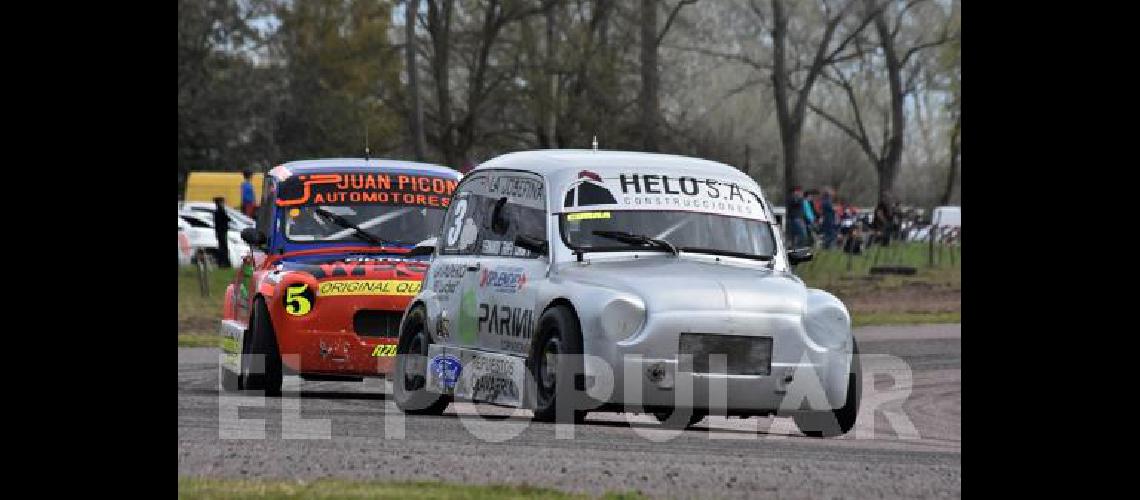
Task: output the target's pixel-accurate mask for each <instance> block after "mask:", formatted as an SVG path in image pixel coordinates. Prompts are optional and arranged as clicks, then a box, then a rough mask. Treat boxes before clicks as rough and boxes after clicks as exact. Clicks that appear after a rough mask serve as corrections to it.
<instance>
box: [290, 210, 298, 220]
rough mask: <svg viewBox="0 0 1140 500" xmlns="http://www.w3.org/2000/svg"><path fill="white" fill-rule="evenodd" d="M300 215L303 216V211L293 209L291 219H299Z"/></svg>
mask: <svg viewBox="0 0 1140 500" xmlns="http://www.w3.org/2000/svg"><path fill="white" fill-rule="evenodd" d="M298 215H301V209H299V208H293V209H290V210H289V217H292V218H294V219H295V218H297V216H298Z"/></svg>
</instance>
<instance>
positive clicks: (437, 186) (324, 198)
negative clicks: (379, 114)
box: [277, 173, 459, 208]
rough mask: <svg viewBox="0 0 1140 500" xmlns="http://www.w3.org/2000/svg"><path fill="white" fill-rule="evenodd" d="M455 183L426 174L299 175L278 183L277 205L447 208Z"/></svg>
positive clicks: (456, 183)
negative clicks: (364, 204) (363, 205)
mask: <svg viewBox="0 0 1140 500" xmlns="http://www.w3.org/2000/svg"><path fill="white" fill-rule="evenodd" d="M458 184H459V181H456V180H453V179H445V178H442V177H434V176H429V175H405V174H380V173H364V174H313V175H298V176H296V177H290V178H288V179H286V180H284V181H282V182H281V184H280V186H279V188H278V197H277V206H280V207H292V206H297V205H305V204H313V205H333V204H345V203H379V204H391V205H414V206H424V207H440V208H446V207H447V206H448V205H449V204H450V203H451V194H452V192H454V191H455V186H456V185H458Z"/></svg>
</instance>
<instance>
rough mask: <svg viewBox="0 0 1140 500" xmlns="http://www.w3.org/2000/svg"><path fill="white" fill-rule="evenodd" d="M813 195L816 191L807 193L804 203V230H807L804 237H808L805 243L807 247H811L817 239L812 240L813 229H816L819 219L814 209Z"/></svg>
mask: <svg viewBox="0 0 1140 500" xmlns="http://www.w3.org/2000/svg"><path fill="white" fill-rule="evenodd" d="M813 194H814V191H809V192H808V193H806V195H805V197H804V201H803V207H804V229H805V231H804V233H805V234H804V236H806V237H807V241H805V242H804V244H805V245H811V244H812V243H813V242H814V241H815V238H812V229H814V228H815V224H816V219H817V217H816V211H815V209H814V208H813V207H812V205H813V200H812V197H813Z"/></svg>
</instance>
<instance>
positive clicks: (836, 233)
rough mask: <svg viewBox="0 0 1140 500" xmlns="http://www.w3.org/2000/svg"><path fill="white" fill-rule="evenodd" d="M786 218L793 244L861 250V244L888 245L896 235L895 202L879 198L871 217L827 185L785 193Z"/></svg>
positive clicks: (798, 188)
mask: <svg viewBox="0 0 1140 500" xmlns="http://www.w3.org/2000/svg"><path fill="white" fill-rule="evenodd" d="M786 210H787V211H786V215H785V216H784V217H785V220H786V221H787V222H786V227H787V238H788V244H789V246H790V247H792V248H799V247H814V246H816V243H817V242H819V246H820V247H822V248H823V249H830V248H833V247H834V248H842V249H843V251H845V252H848V253H862V249H863V246H864V245H871V244H879V245H884V246H887V245H890V243H891V239H892V238H897V237H898V236H899V234H898V233H899V227H900V220H899V218H900V213H901V211H900V209H899V205H898V202H895V203H893V204H892V203H889V201H888V200H883V201H880V202H879V204H878V205H876V206H875V210H874V213H873V214H871V217H867V216H866V215H863V216H861V215H860V213H859V210H858V209H857V208H856V207H855V206H854V205H852V204H849V203H847V202H846V201H845V200H843V199H841V198H839V197H837V196H836V195H835V190H834V189H832V188H830V187H824V188H823V189H811V190H808V191H804V189H803V188H802V187H800V186H796V187H795V188H793V189H792V192H791V193H790V195H789V196H788V197H787V203H786Z"/></svg>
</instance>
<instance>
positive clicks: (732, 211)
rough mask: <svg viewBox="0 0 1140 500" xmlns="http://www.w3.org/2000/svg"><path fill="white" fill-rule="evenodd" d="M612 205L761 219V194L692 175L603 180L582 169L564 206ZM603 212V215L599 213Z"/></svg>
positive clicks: (585, 215) (586, 216)
mask: <svg viewBox="0 0 1140 500" xmlns="http://www.w3.org/2000/svg"><path fill="white" fill-rule="evenodd" d="M598 205H604V206H615V205H616V208H620V209H641V210H688V211H697V212H711V213H718V214H724V215H736V216H744V217H749V218H753V219H764V217H765V215H764V210H763V208H762V206H761V205H762V203H761V198H760V195H759V194H757V193H756V192H754V191H752V190H751V189H749V188H746V187H743V186H740V185H738V184H736V183H733V182H725V181H721V180H717V179H708V178H698V177H692V176H686V175H682V176H669V175H661V174H642V173H638V174H619V175H618V176H617V178H606V179H603V178H602V177H601V176H599V175H598V174H596V173H594V172H590V171H587V170H583V171H581V172H579V174H578V180H577V181H575V182H574V183H572V184H571V185H570V187H569V188H568V189H567V191H566V198H565V201H564V203H563V207H564V208H577V207H589V206H598ZM600 214H606V215H600ZM609 216H610V215H609V212H604V211H594V212H580V213H575V214H568V215H567V219H568V220H571V221H578V220H590V219H603V218H609Z"/></svg>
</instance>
